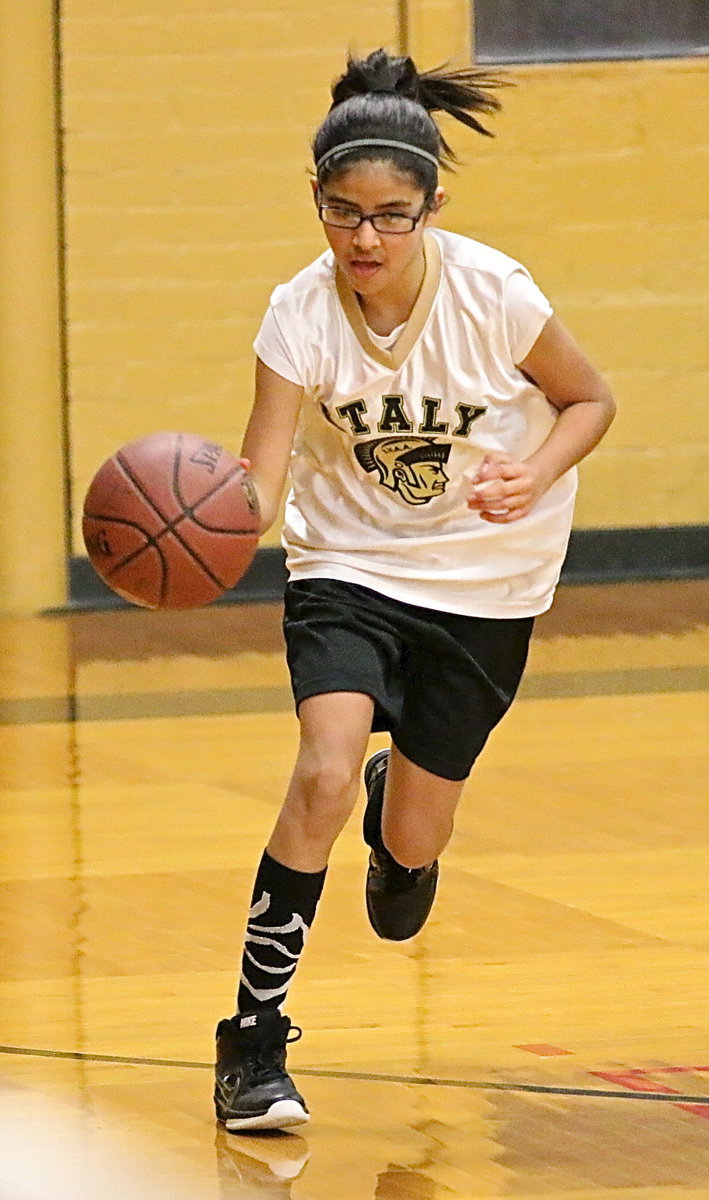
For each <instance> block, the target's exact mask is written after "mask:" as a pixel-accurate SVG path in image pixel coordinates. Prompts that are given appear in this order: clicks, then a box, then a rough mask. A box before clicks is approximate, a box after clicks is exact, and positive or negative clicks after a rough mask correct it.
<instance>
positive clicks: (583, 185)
mask: <svg viewBox="0 0 709 1200" xmlns="http://www.w3.org/2000/svg"><path fill="white" fill-rule="evenodd" d="M62 9H63V21H62V32H63V42H64V45H63V53H64V120H65V125H66V167H67V180H66V187H67V191H66V194H67V203H68V285H69V294H68V302H69V320H70V325H69V357H70V389H71V397H72V400H71V435H72V457H73V479H74V486H75V494H76V508H77V509H80V502H81V497H82V496H83V493H84V491H85V488H86V486H87V484H88V481H89V479H90V476H91V475H92V473H93V471H94V470H95V468H96V466H97V465H98V464H99V462H100V461H102V459H103V458H104V457H105V456H106V455H108V454H109V453H110V452H111V451H112V450H113V449H114V448H115V447H116V446H117V445H119V444H120V443H122V442H124V441H126V440H128V439H130V438H133V437H136V436H139V435H140V434H142V433H146V432H148V431H151V430H155V429H159V428H169V427H180V428H183V429H194V430H195V431H196V432H201V433H204V434H207V435H208V436H210V437H213V438H216V439H218V440H221V441H223V442H224V443H225V444H226V445H228V446H230V447H231V448H232V449H236V448H237V447H238V444H239V440H240V436H241V432H242V430H243V426H244V422H245V419H246V415H247V412H248V408H249V404H250V391H251V378H252V354H251V349H250V347H251V341H252V338H253V335H254V333H255V332H256V329H257V327H258V323H259V320H260V316H261V314H262V312H263V309H264V306H265V305H266V303H267V299H268V295H269V292H270V290H271V289H272V287H273V286H274V285H275V284H276V283H277V282H279V281H280V280H282V279H285V278H288V277H289V276H290V275H291V274H292V273H294V272H295V271H296V270H297V269H298V268H299V267H300V266H301V265H304V264H305V263H306V262H308V261H309V260H310V259H311V258H312V257H314V256H315V255H316V254H317V253H319V252H320V250H321V248H322V245H323V242H322V236H321V233H320V231H319V229H318V228H317V223H316V220H315V217H314V213H313V211H312V205H311V201H310V199H309V190H308V181H307V168H308V165H309V150H308V147H309V139H310V136H311V135H312V133H313V131H314V128H315V127H316V125H317V123H318V121H319V120H320V119H321V118H322V116H323V115H324V112H325V110H326V107H327V102H328V85H329V81H330V79H331V78H332V76H333V75H335V74H336V73H337V72H338V71H339V70H340V68H341V65H342V62H343V57H344V52H345V50H346V48H347V47H348V46H351V47H352V48H353V49H355V50H357V51H362V50H368V49H371V48H373V47H374V46H377V45H380V44H382V43H384V44H387V45H389V46H391V47H395V46H396V39H397V16H398V11H399V5H398V3H395V2H389V0H387V2H385V0H362V2H361V3H358V4H355V3H349V2H347V3H341V4H339V5H337V6H333V5H329V4H322V3H318V2H316V0H262V2H260V3H256V2H255V0H252V2H251V3H248V4H247V3H246V2H245V0H209V2H207V0H121V3H120V4H118V5H117V4H115V3H114V0H64V3H63V5H62ZM461 11H462V10H461V5H460V3H459V2H458V0H427V2H424V0H411V4H410V9H409V15H410V22H409V35H410V44H411V47H412V50H413V52H414V53H415V54H416V55H417V57H418V58H419V59H420V61H421V63H422V65H423V66H433V65H437V64H438V63H439V62H440V61H441V58H442V57H444V56H448V57H451V58H458V59H459V58H460V53H461V44H462V42H464V40H465V38H464V35H465V26H464V23H461V20H460V13H461ZM451 15H452V16H453V17H455V20H451V19H450V18H451ZM437 18H438V24H437V23H436V19H437ZM424 46H425V47H426V49H424ZM446 47H448V50H447V51H446ZM429 54H430V56H429ZM703 72H705V63H704V62H702V61H695V62H682V61H680V62H676V61H675V62H651V63H643V62H636V63H615V64H598V65H597V64H593V65H585V66H553V67H552V66H548V67H537V68H522V69H517V70H515V72H514V74H515V77H516V79H517V80H518V84H519V86H518V87H517V88H516V89H515V90H514V91H510V92H509V93H508V94H507V95H506V97H505V99H506V111H505V115H504V116H503V117H502V118H500V119H499V120H498V122H497V129H498V139H497V141H496V142H494V143H492V144H490V145H488V144H486V143H483V142H482V140H481V139H479V138H475V137H474V135H470V137H469V136H468V134H467V133H466V131H464V130H461V131H460V133H457V132H456V133H455V134H454V136H455V138H456V142H455V144H456V146H457V147H458V148H459V150H460V151H461V153H462V154H464V155H466V156H467V158H468V159H469V162H470V165H469V166H466V167H465V168H463V169H462V170H461V171H460V172H459V173H458V175H457V177H453V178H452V179H451V181H450V186H451V191H452V194H453V201H452V202H451V204H450V206H449V208H448V209H447V210H446V214H445V216H446V223H447V224H448V225H449V227H451V228H453V229H456V230H460V231H462V232H466V233H469V234H472V235H473V236H477V237H480V238H481V239H482V240H487V241H489V242H491V243H492V244H494V245H497V246H499V247H500V248H502V249H504V250H506V251H508V252H509V253H511V254H513V255H516V256H518V257H520V258H522V260H523V261H525V262H526V263H527V264H528V266H529V267H530V269H531V270H532V272H533V273H534V275H535V276H536V278H537V279H538V281H539V283H540V284H541V285H542V286H543V287H544V289H545V290H546V291H547V292H548V294H549V295H550V297H551V298H552V300H553V302H554V303H555V305H556V307H557V311H558V312H559V313H560V315H561V316H562V317H563V318H565V319H566V320H567V322H568V324H569V325H570V326H571V327H572V328H573V329H574V330H575V331H576V332H577V334H578V335H579V337H580V339H581V340H582V341H583V343H584V344H585V345H586V346H587V347H588V349H589V350H590V352H591V354H592V355H593V357H594V358H595V360H596V361H597V362H598V364H599V365H600V366H601V367H602V368H603V369H604V370H605V371H606V372H607V373H608V375H609V377H610V379H611V381H612V383H613V385H614V387H615V390H616V392H617V395H618V398H619V401H620V404H621V415H620V417H619V419H618V421H617V424H616V426H615V429H614V431H613V433H612V436H611V437H610V438H609V439H608V441H607V442H606V443H605V444H604V446H603V448H602V449H600V450H599V451H598V452H597V454H596V455H595V457H594V458H593V459H592V460H591V462H590V463H589V464H588V465H587V466H586V467H585V470H584V476H585V483H584V488H583V492H582V497H581V500H580V503H579V509H578V524H579V525H584V526H613V525H647V524H653V523H658V524H667V523H684V522H688V523H691V522H695V521H699V520H703V519H706V517H707V513H706V507H705V501H706V485H705V483H704V477H705V474H706V463H705V465H704V467H702V466H700V462H701V459H700V449H699V447H698V436H699V432H700V428H701V427H702V426H703V428H704V430H705V431H706V418H704V416H703V413H704V411H705V409H706V404H705V391H703V389H702V368H704V369H705V370H706V366H707V361H706V357H707V356H706V333H705V332H704V337H702V330H701V322H702V319H704V329H705V331H706V315H707V313H706V309H707V293H708V291H709V288H708V287H707V276H706V271H704V273H702V266H701V253H702V251H704V252H705V254H706V250H707V246H708V240H707V232H706V223H703V222H702V218H703V217H704V218H706V215H707V214H706V209H703V208H702V205H703V202H704V198H705V197H706V191H707V189H706V176H703V177H702V179H703V181H704V182H703V183H702V179H700V175H699V171H700V164H701V162H702V151H705V150H706V142H707V129H708V128H709V112H708V111H707V100H706V74H705V73H703ZM705 268H706V257H705ZM704 378H706V376H705V377H704ZM77 524H78V513H77ZM268 540H269V541H270V542H272V543H273V542H274V541H276V540H277V535H276V534H275V533H274V534H272V535H271V536H270V538H269V539H268ZM75 550H76V552H77V553H80V552H82V547H81V541H80V537H79V535H78V533H76V532H75Z"/></svg>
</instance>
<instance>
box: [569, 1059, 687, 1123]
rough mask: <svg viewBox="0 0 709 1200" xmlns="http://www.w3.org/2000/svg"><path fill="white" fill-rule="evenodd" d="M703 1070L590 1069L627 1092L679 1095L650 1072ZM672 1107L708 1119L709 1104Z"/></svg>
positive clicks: (595, 1074) (596, 1075) (600, 1077)
mask: <svg viewBox="0 0 709 1200" xmlns="http://www.w3.org/2000/svg"><path fill="white" fill-rule="evenodd" d="M698 1069H701V1070H705V1069H706V1068H704V1067H702V1068H690V1067H681V1068H672V1067H665V1068H664V1069H663V1068H662V1067H658V1069H657V1070H655V1069H654V1068H650V1069H647V1070H644V1071H642V1070H638V1069H637V1068H633V1069H629V1070H626V1071H591V1072H590V1074H591V1075H594V1076H595V1077H596V1079H605V1080H606V1082H607V1083H612V1084H613V1085H614V1086H615V1087H623V1088H627V1089H628V1091H629V1092H661V1093H662V1094H663V1095H664V1096H681V1095H682V1093H681V1092H678V1091H677V1088H671V1087H668V1086H667V1084H666V1083H655V1081H654V1080H653V1079H651V1078H650V1074H651V1073H652V1074H653V1075H659V1074H664V1073H666V1072H668V1071H672V1070H681V1071H682V1072H687V1071H690V1070H698ZM672 1107H673V1108H681V1109H683V1110H684V1112H690V1113H694V1116H695V1117H703V1118H704V1120H705V1121H706V1120H709V1104H682V1103H679V1104H674V1105H673V1106H672Z"/></svg>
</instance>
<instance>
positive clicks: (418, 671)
mask: <svg viewBox="0 0 709 1200" xmlns="http://www.w3.org/2000/svg"><path fill="white" fill-rule="evenodd" d="M533 624H534V618H533V617H514V618H510V619H502V620H499V619H494V618H489V617H466V616H459V615H457V614H454V613H441V612H436V611H434V610H432V609H429V608H419V607H418V606H417V605H414V604H404V603H402V602H401V601H399V600H390V599H388V598H387V597H386V596H382V595H381V594H380V593H379V592H374V591H372V590H371V589H370V588H365V587H360V586H359V585H358V584H353V583H341V582H339V581H337V580H334V579H301V580H295V581H294V582H291V583H288V584H287V585H286V590H285V614H284V619H283V629H284V633H285V638H286V648H287V649H286V653H287V659H288V668H289V670H290V676H291V684H292V687H293V695H294V697H295V703H296V708H297V707H298V706H299V705H300V704H301V703H302V701H303V700H307V699H308V697H309V696H317V695H321V694H323V693H325V692H363V693H365V694H366V695H368V696H371V697H372V699H373V700H374V716H373V720H372V731H373V732H379V731H382V730H389V731H390V733H391V735H392V740H393V742H394V744H395V745H396V746H397V747H398V749H399V750H400V751H401V753H402V754H404V755H405V756H406V758H408V759H410V760H411V761H412V762H414V763H416V765H417V766H419V767H423V769H424V770H426V771H430V772H431V773H432V774H433V775H440V776H442V778H444V779H465V778H467V776H468V774H469V773H470V769H471V767H472V765H473V763H474V762H475V759H476V758H477V756H478V755H479V753H480V751H481V750H482V748H483V746H484V745H485V742H486V741H487V738H488V735H489V733H490V731H491V730H492V729H493V728H494V726H495V725H496V724H497V722H498V721H499V720H500V719H501V717H503V716H504V714H505V713H506V711H507V709H508V708H509V706H510V704H511V703H512V700H513V699H514V696H515V692H516V691H517V688H518V686H519V682H520V679H521V678H522V672H523V670H524V665H525V662H526V660H527V649H528V646H529V639H530V636H531V633H532V626H533Z"/></svg>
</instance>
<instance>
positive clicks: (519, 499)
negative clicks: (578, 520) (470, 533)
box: [468, 453, 547, 525]
mask: <svg viewBox="0 0 709 1200" xmlns="http://www.w3.org/2000/svg"><path fill="white" fill-rule="evenodd" d="M546 488H547V485H546V483H545V482H544V481H543V480H542V479H541V477H540V476H539V475H538V473H537V472H536V471H535V470H534V468H533V467H532V466H530V465H529V463H527V462H518V461H516V460H515V459H513V458H512V457H511V456H510V455H508V454H499V453H490V454H486V455H485V458H484V459H483V461H482V462H481V464H480V466H479V467H478V470H477V471H476V473H475V475H474V476H473V478H472V479H471V491H470V495H469V496H468V508H470V509H472V510H473V511H474V512H477V513H478V515H479V516H480V517H482V519H483V521H490V522H491V523H492V524H495V525H508V524H510V523H511V522H512V521H519V519H520V518H521V517H526V516H527V514H528V513H529V512H531V510H532V509H533V508H534V505H535V504H536V503H537V501H538V500H539V499H540V497H541V496H543V495H544V492H545V491H546Z"/></svg>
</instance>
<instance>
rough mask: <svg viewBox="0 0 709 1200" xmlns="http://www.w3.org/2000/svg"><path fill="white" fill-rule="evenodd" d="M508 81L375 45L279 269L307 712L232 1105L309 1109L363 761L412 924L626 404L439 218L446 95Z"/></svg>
mask: <svg viewBox="0 0 709 1200" xmlns="http://www.w3.org/2000/svg"><path fill="white" fill-rule="evenodd" d="M498 82H499V81H497V80H495V79H490V78H485V77H484V76H483V75H482V74H481V73H480V72H478V71H475V70H464V71H457V72H428V73H426V74H421V75H419V74H418V72H417V70H416V68H415V66H414V64H413V62H412V61H411V59H409V58H392V57H390V56H389V55H387V54H386V53H385V52H384V51H383V50H379V51H376V52H375V53H374V54H371V55H370V56H369V57H368V58H367V59H366V60H364V61H353V60H350V62H349V64H348V69H347V71H346V73H345V74H344V75H343V76H342V78H341V79H340V80H338V81H337V83H336V84H335V86H334V87H333V91H332V96H333V104H332V107H331V109H330V111H329V113H328V115H327V117H326V118H325V120H324V122H323V124H322V125H321V126H320V128H319V130H318V132H317V134H316V136H315V139H314V142H313V154H314V159H315V167H316V178H315V180H314V181H313V194H314V198H315V204H316V206H317V211H318V215H319V217H320V220H321V222H322V226H323V231H324V233H325V237H326V239H327V241H328V243H329V247H330V248H329V250H328V251H327V252H326V253H325V254H324V255H322V257H321V258H319V259H317V260H316V262H314V263H312V264H311V265H310V266H309V267H306V268H305V270H303V271H301V272H300V274H299V275H297V276H296V277H295V279H293V280H291V282H290V283H287V284H285V285H283V286H281V287H278V288H276V291H275V292H274V294H273V296H272V298H271V304H270V307H269V309H268V312H267V314H266V317H265V319H264V322H263V325H262V327H261V330H260V332H259V334H258V337H257V339H256V343H255V349H256V353H257V372H256V399H255V403H254V407H253V411H252V415H251V418H250V421H249V425H248V429H247V433H246V437H245V441H244V446H243V454H244V456H245V461H247V462H248V463H249V465H250V468H251V475H252V478H253V481H254V484H255V487H256V489H257V492H258V496H259V500H260V504H261V512H262V515H263V528H264V529H266V528H267V527H268V526H269V525H270V524H272V522H273V521H274V520H275V517H276V514H277V511H278V503H279V498H280V495H281V491H282V488H283V484H284V481H285V477H286V474H287V471H288V469H289V467H290V475H291V485H292V486H291V491H290V495H289V498H288V503H287V508H286V519H285V527H284V532H283V541H284V545H285V548H286V551H287V564H288V570H289V582H288V584H287V587H286V596H285V618H284V630H285V636H286V644H287V655H288V664H289V668H290V672H291V679H292V684H293V692H294V697H295V702H296V706H297V713H298V719H299V722H300V735H301V736H300V748H299V752H298V757H297V761H296V764H295V768H294V771H293V775H292V778H291V782H290V786H289V789H288V792H287V795H286V798H285V802H284V804H283V807H282V809H281V812H280V815H279V817H278V820H277V822H276V825H275V828H274V830H273V833H272V835H271V838H270V841H269V843H268V847H267V849H266V851H265V852H264V855H263V858H262V860H261V863H260V865H259V868H258V873H257V877H256V882H255V885H254V892H253V898H252V906H251V909H250V912H249V919H248V925H247V931H246V940H245V945H244V954H243V962H242V973H241V979H240V984H239V992H238V998H237V1005H238V1011H237V1014H236V1016H234V1017H232V1018H229V1019H226V1020H224V1021H221V1022H220V1024H219V1027H218V1029H217V1068H216V1090H215V1103H216V1109H217V1116H218V1117H219V1119H220V1120H222V1121H224V1122H225V1124H226V1126H227V1128H228V1129H231V1130H233V1131H239V1130H249V1129H259V1128H260V1129H269V1128H284V1127H286V1126H289V1125H293V1124H298V1123H300V1122H302V1121H306V1120H307V1119H308V1110H307V1108H306V1106H305V1102H304V1100H303V1098H302V1096H300V1095H299V1093H298V1092H297V1091H296V1089H295V1086H294V1085H293V1082H292V1080H291V1079H290V1077H289V1076H288V1074H287V1073H286V1070H285V1055H286V1043H287V1041H288V1040H292V1036H291V1037H289V1034H294V1035H295V1036H300V1031H299V1030H295V1029H294V1027H292V1026H291V1023H290V1020H289V1018H288V1017H286V1016H284V1015H282V1013H281V1011H280V1006H281V1005H282V1004H283V1001H284V999H285V996H286V992H287V989H288V985H289V984H290V982H291V979H292V977H293V974H294V972H295V969H296V966H297V963H298V959H299V956H300V953H301V951H302V949H303V945H304V942H305V939H306V937H307V933H308V930H309V928H310V926H311V924H312V921H313V918H314V916H315V910H316V907H317V903H318V900H319V898H320V893H321V891H322V887H323V883H324V879H325V871H326V866H327V861H328V856H329V853H330V850H331V848H332V845H333V843H334V841H335V839H336V837H337V836H338V834H339V833H340V831H341V829H342V828H343V826H344V824H345V822H346V821H347V819H348V817H349V815H350V813H351V811H352V807H353V805H354V802H355V799H356V796H357V792H358V787H359V778H360V771H361V768H362V763H363V761H364V757H365V754H366V749H367V741H368V738H369V735H370V733H371V732H372V730H388V731H390V733H391V736H392V745H391V749H390V750H384V751H379V752H378V753H377V754H375V755H374V756H373V757H372V758H370V760H369V762H368V763H367V765H366V767H365V771H364V778H365V787H366V790H367V808H366V814H365V822H364V837H365V841H366V842H367V844H368V845H369V847H370V860H369V868H368V873H367V882H366V902H367V911H368V914H369V918H370V922H371V924H372V926H373V928H374V930H375V932H376V933H377V934H378V935H379V936H380V937H383V938H388V939H391V940H395V941H398V940H402V939H405V938H409V937H412V936H413V935H414V934H415V933H417V932H418V930H419V929H420V928H421V926H422V925H423V923H424V921H425V920H426V917H427V916H428V913H429V911H430V908H431V905H432V903H433V899H434V894H435V890H436V882H437V877H438V857H439V855H440V853H441V851H442V850H443V849H444V848H445V846H446V843H447V842H448V839H449V837H450V834H451V829H452V824H453V817H454V813H455V808H456V805H457V803H458V800H459V798H460V794H461V791H462V788H463V784H464V782H465V779H466V778H467V776H468V774H469V772H470V769H471V767H472V764H473V762H474V761H475V759H476V757H477V755H478V754H479V753H480V751H481V749H482V747H483V745H484V743H485V741H486V739H487V736H488V734H489V733H490V730H491V729H492V728H493V727H494V725H495V724H496V723H497V722H498V721H499V720H500V718H501V717H502V716H503V714H504V713H505V711H506V710H507V708H508V707H509V705H510V703H511V701H512V699H513V697H514V695H515V692H516V689H517V686H518V684H519V681H520V677H521V674H522V671H523V668H524V663H525V659H526V653H527V646H528V641H529V637H530V634H531V630H532V624H533V620H534V617H535V616H536V615H537V614H538V613H541V612H544V611H545V609H547V608H548V607H549V605H550V604H551V600H552V596H553V592H554V587H555V585H556V582H557V580H558V577H559V572H560V569H561V564H562V561H563V558H564V554H565V552H566V546H567V541H568V536H569V529H570V524H571V515H572V508H573V499H574V493H575V489H576V473H575V469H574V468H575V465H576V463H577V462H579V461H580V459H582V458H583V457H584V455H586V454H587V453H588V452H589V450H591V449H592V448H593V447H594V446H595V445H596V443H597V442H598V441H599V439H600V438H601V437H602V436H603V434H604V432H605V431H606V429H607V428H608V425H609V424H610V421H611V419H612V416H613V401H612V398H611V396H610V393H609V391H608V388H607V387H606V385H605V384H604V382H603V381H602V380H601V378H600V376H599V375H598V373H597V372H596V371H595V369H594V368H593V367H592V366H591V365H590V363H589V362H588V360H587V359H586V357H585V356H584V354H583V353H582V352H581V350H580V349H579V348H578V346H577V345H576V343H575V342H574V341H573V339H572V338H571V337H570V335H569V334H568V333H567V332H566V331H565V329H564V328H563V326H562V325H561V323H560V322H559V320H558V319H557V318H556V317H555V316H554V315H553V314H552V309H551V306H550V305H549V302H548V301H547V300H546V298H545V297H544V296H543V295H542V293H541V292H540V291H539V289H538V288H537V287H536V285H535V284H534V283H533V282H532V280H531V278H530V276H529V274H528V273H527V271H526V270H525V269H524V267H522V266H520V264H519V263H516V262H514V261H513V260H512V259H510V258H508V257H507V256H506V255H504V254H501V253H499V252H498V251H496V250H492V249H490V248H489V247H487V246H483V245H480V244H479V243H477V242H474V241H471V240H470V239H468V238H464V237H460V236H458V235H455V234H452V233H444V232H442V231H440V230H438V229H437V228H436V227H435V225H436V219H437V214H438V213H439V210H440V208H441V205H442V203H443V200H444V197H445V193H444V190H443V188H442V187H441V185H440V184H439V178H438V169H439V166H440V165H443V164H444V163H445V161H446V160H448V161H450V160H452V159H453V155H452V152H451V150H450V148H449V147H448V145H447V143H446V142H445V140H444V138H443V137H442V135H441V132H440V130H439V129H438V127H437V125H436V122H435V121H434V120H433V118H432V116H431V112H433V111H436V110H444V111H446V112H448V113H449V114H451V115H452V116H453V117H455V118H457V119H458V120H459V121H461V122H463V123H464V124H466V125H468V126H469V127H471V128H472V129H475V130H476V131H477V132H479V133H483V134H487V130H485V129H484V128H483V127H482V126H481V125H480V123H479V121H478V119H477V117H476V116H475V115H474V114H475V113H476V112H479V111H482V112H484V113H490V112H492V111H494V110H495V109H496V108H498V107H499V102H498V101H497V99H496V98H495V97H494V95H493V94H492V93H491V91H490V88H491V87H494V86H495V85H496V83H498Z"/></svg>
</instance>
